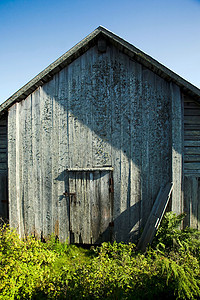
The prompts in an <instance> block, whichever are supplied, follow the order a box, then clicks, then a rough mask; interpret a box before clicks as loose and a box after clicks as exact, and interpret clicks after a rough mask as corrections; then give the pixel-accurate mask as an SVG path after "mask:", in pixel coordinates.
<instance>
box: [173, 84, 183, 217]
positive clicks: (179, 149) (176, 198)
mask: <svg viewBox="0 0 200 300" xmlns="http://www.w3.org/2000/svg"><path fill="white" fill-rule="evenodd" d="M170 88H171V103H172V104H171V116H172V119H171V127H172V136H171V139H172V182H173V191H172V211H173V212H175V213H177V214H180V213H181V212H182V211H183V204H182V201H183V199H182V171H183V167H182V153H183V142H182V140H183V126H182V103H181V101H182V99H181V94H180V88H179V87H178V86H177V85H175V84H174V83H171V84H170Z"/></svg>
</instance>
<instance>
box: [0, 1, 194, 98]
mask: <svg viewBox="0 0 200 300" xmlns="http://www.w3.org/2000/svg"><path fill="white" fill-rule="evenodd" d="M99 25H102V26H104V27H106V28H107V29H109V30H111V31H112V32H114V33H115V34H117V35H119V36H121V37H122V38H124V39H125V40H127V41H128V42H130V43H131V44H133V45H134V46H136V47H138V48H139V49H140V50H142V51H144V52H146V53H147V54H148V55H150V56H152V57H153V58H155V59H156V60H158V61H159V62H161V63H162V64H164V65H165V66H166V67H168V68H170V69H171V70H172V71H174V72H176V73H177V74H179V75H180V76H182V77H183V78H185V79H186V80H188V81H190V82H191V83H192V84H194V85H196V86H197V87H199V88H200V0H123V1H122V0H121V1H119V0H101V1H99V0H98V1H96V0H92V1H91V0H73V1H69V0H57V1H56V0H34V1H32V0H0V43H1V47H0V103H2V102H3V101H5V100H6V99H7V98H8V97H9V96H11V95H12V94H13V93H15V92H16V91H17V90H18V89H19V88H21V87H22V86H23V85H24V84H26V83H27V82H28V81H29V80H31V79H32V78H33V77H34V76H35V75H37V74H38V73H39V72H40V71H42V70H43V69H44V68H45V67H47V66H48V65H49V64H50V63H52V62H53V61H54V60H56V59H57V58H58V57H59V56H61V55H62V54H63V53H64V52H66V51H67V50H69V49H70V48H71V47H72V46H74V45H75V44H76V43H78V42H79V41H80V40H81V39H83V38H84V37H85V36H86V35H87V34H89V33H90V32H92V31H93V30H94V29H95V28H96V27H98V26H99Z"/></svg>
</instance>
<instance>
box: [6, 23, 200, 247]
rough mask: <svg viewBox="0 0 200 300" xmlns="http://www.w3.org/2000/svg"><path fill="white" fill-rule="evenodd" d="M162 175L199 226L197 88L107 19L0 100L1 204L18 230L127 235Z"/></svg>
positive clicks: (142, 218) (145, 211) (91, 239)
mask: <svg viewBox="0 0 200 300" xmlns="http://www.w3.org/2000/svg"><path fill="white" fill-rule="evenodd" d="M168 182H173V191H172V196H171V200H170V204H169V205H170V207H171V209H172V210H173V211H175V212H177V213H180V212H182V211H185V212H186V213H187V218H186V221H185V224H186V225H190V226H193V227H195V228H200V90H199V89H198V88H196V87H195V86H193V85H192V84H190V83H189V82H187V81H185V80H184V79H183V78H181V77H179V76H178V75H176V74H175V73H173V72H172V71H171V70H169V69H167V68H166V67H164V66H163V65H161V64H160V63H159V62H157V61H156V60H154V59H153V58H151V57H150V56H148V55H146V54H145V53H143V52H142V51H140V50H138V49H137V48H135V47H134V46H132V45H131V44H129V43H128V42H126V41H124V40H123V39H122V38H120V37H118V36H116V35H115V34H113V33H111V32H110V31H108V30H106V29H105V28H102V27H98V28H97V29H96V30H94V31H93V32H92V33H91V34H89V35H88V36H87V37H86V38H85V39H83V40H82V41H81V42H79V43H78V44H77V45H76V46H74V47H73V48H72V49H71V50H69V51H68V52H66V53H65V54H64V55H63V56H61V57H60V58H59V59H58V60H56V61H55V62H54V63H52V64H51V65H50V66H49V67H47V68H46V69H45V70H44V71H42V72H41V73H40V74H39V75H37V76H36V77H35V78H33V79H32V80H31V81H30V82H29V83H27V84H26V85H25V86H24V87H22V88H21V89H20V90H19V91H17V92H16V93H15V94H14V95H13V96H12V97H10V98H9V99H8V100H7V101H5V102H4V103H3V104H2V105H1V106H0V213H1V215H2V216H3V217H7V218H8V217H9V222H10V225H11V226H12V227H16V228H17V229H18V231H19V233H20V235H21V236H23V235H24V234H35V235H36V236H38V237H40V236H41V235H42V236H43V237H47V236H48V235H50V234H52V233H54V234H56V235H58V236H59V238H60V239H61V240H66V239H69V240H70V242H72V243H73V242H75V243H99V242H102V241H106V240H117V241H134V240H135V239H137V238H138V236H139V235H140V232H141V230H142V228H143V227H144V225H145V223H146V221H147V219H148V216H149V214H150V212H151V209H152V206H153V203H154V201H155V199H156V197H157V194H158V192H159V190H160V188H161V186H165V185H166V184H167V183H168Z"/></svg>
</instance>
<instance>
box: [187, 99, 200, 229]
mask: <svg viewBox="0 0 200 300" xmlns="http://www.w3.org/2000/svg"><path fill="white" fill-rule="evenodd" d="M184 211H185V212H186V214H187V216H186V219H185V225H186V226H191V227H193V228H198V229H200V105H198V104H196V103H195V102H194V101H193V99H192V98H190V97H184Z"/></svg>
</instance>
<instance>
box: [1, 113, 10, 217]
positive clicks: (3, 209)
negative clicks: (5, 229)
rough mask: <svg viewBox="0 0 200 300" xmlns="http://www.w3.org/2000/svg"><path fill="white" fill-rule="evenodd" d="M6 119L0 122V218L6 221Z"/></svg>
mask: <svg viewBox="0 0 200 300" xmlns="http://www.w3.org/2000/svg"><path fill="white" fill-rule="evenodd" d="M7 148H8V147H7V118H6V117H4V118H2V119H1V120H0V217H2V218H4V219H8V164H7Z"/></svg>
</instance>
